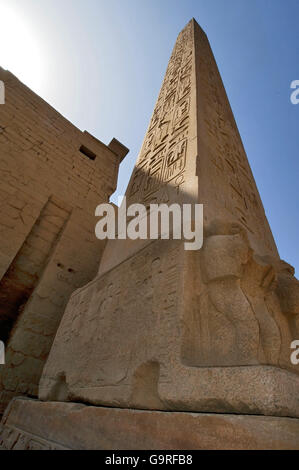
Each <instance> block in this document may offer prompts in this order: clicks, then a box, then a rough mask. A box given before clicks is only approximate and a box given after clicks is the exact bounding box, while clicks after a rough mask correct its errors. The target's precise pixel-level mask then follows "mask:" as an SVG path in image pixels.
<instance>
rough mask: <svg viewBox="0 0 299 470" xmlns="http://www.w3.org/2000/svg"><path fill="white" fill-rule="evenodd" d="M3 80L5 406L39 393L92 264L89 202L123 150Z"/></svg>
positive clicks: (0, 394) (0, 265) (0, 246)
mask: <svg viewBox="0 0 299 470" xmlns="http://www.w3.org/2000/svg"><path fill="white" fill-rule="evenodd" d="M0 80H2V81H3V82H4V84H5V98H6V100H5V104H4V105H1V106H0V174H1V178H0V196H1V204H0V340H2V341H4V342H5V344H6V365H5V366H1V368H0V402H1V404H0V414H1V410H2V411H3V409H4V408H5V406H6V404H7V403H8V401H9V400H10V399H11V397H12V396H14V395H18V394H23V395H24V394H25V395H26V394H28V395H30V396H36V395H37V390H38V382H39V378H40V375H41V372H42V369H43V366H44V363H45V360H46V358H47V356H48V353H49V351H50V348H51V345H52V342H53V339H54V336H55V333H56V330H57V328H58V325H59V323H60V319H61V316H62V314H63V311H64V308H65V306H66V303H67V301H68V298H69V296H70V294H71V293H72V292H73V291H74V290H75V289H76V288H78V287H81V286H83V285H85V284H86V283H87V282H89V281H90V280H91V279H92V278H93V277H94V275H95V274H96V270H97V267H98V264H99V261H100V258H101V253H102V251H103V247H104V244H103V242H101V241H98V240H96V238H95V235H94V227H95V221H96V220H95V217H94V213H95V208H96V206H97V205H98V204H100V203H102V202H107V201H108V200H109V197H110V196H111V194H112V193H113V192H114V191H115V189H116V184H117V175H118V168H119V164H120V162H121V160H122V159H123V158H124V156H125V155H126V153H127V151H128V150H127V149H126V148H125V147H124V146H123V145H122V144H120V143H119V142H118V141H117V140H116V139H113V140H112V142H111V143H110V144H109V146H106V145H104V144H103V143H102V142H100V141H99V140H97V139H96V138H94V137H93V136H91V135H90V134H88V133H87V132H86V131H85V132H81V131H80V130H79V129H77V128H76V127H75V126H73V125H72V124H71V123H70V122H68V121H67V120H66V119H65V118H63V117H62V116H61V115H60V114H59V113H58V112H57V111H55V110H54V109H53V108H52V107H51V106H49V105H48V104H47V103H46V102H45V101H43V100H42V99H41V98H40V97H39V96H37V95H36V94H35V93H33V92H32V91H31V90H30V89H28V88H27V87H26V86H25V85H23V84H22V83H21V82H20V81H19V80H18V79H17V78H16V77H14V76H13V75H12V74H11V73H10V72H7V71H5V70H3V69H1V68H0Z"/></svg>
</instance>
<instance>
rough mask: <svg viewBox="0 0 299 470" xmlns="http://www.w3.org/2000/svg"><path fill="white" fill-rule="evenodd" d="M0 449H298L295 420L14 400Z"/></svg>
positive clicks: (0, 431) (4, 423)
mask: <svg viewBox="0 0 299 470" xmlns="http://www.w3.org/2000/svg"><path fill="white" fill-rule="evenodd" d="M1 427H2V428H1ZM1 427H0V448H1V446H2V448H5V449H30V450H31V449H75V450H78V449H90V450H93V449H103V450H119V449H122V450H132V449H133V450H135V449H136V450H139V449H143V450H159V449H166V450H169V449H175V450H191V449H198V450H207V449H212V450H219V449H224V450H227V449H233V450H236V449H241V450H252V449H265V450H269V449H272V450H282V449H296V450H299V420H297V419H291V418H274V417H264V416H246V415H244V416H242V415H239V416H236V415H229V414H225V415H221V414H219V415H217V414H214V415H213V414H201V413H176V412H171V413H169V412H159V411H138V410H128V409H123V410H121V409H117V408H115V409H112V408H101V407H93V406H85V405H80V404H69V403H41V402H38V401H33V400H23V399H16V400H14V401H12V402H11V404H10V406H9V408H8V409H7V411H6V414H5V417H4V418H3V421H2V424H1Z"/></svg>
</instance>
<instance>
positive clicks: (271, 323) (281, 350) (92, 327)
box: [39, 21, 299, 417]
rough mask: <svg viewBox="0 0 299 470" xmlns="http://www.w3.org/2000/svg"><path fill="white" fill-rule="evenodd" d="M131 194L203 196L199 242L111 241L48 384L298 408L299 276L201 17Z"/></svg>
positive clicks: (76, 395) (107, 395)
mask: <svg viewBox="0 0 299 470" xmlns="http://www.w3.org/2000/svg"><path fill="white" fill-rule="evenodd" d="M126 195H127V204H130V203H132V202H141V203H144V204H147V205H148V204H150V203H151V202H166V203H167V204H171V203H173V202H176V203H178V204H180V205H182V204H184V203H194V202H200V203H203V204H204V219H205V220H204V231H205V233H204V235H205V236H204V245H203V248H202V249H201V250H200V251H197V252H187V251H184V246H183V245H184V244H183V242H182V241H181V240H158V241H149V240H139V241H138V240H137V241H132V240H111V241H110V240H109V242H108V243H107V246H106V248H105V251H104V254H103V257H102V261H101V264H100V269H99V273H98V276H97V277H96V279H95V280H94V281H92V282H91V283H90V284H88V285H87V286H85V287H84V288H82V289H80V290H78V291H77V292H75V293H74V294H73V296H72V298H71V300H70V302H69V304H68V306H67V309H66V312H65V314H64V317H63V320H62V322H61V325H60V328H59V330H58V333H57V336H56V338H55V342H54V344H53V347H52V350H51V354H50V356H49V359H48V361H47V364H46V366H45V368H44V372H43V376H42V379H41V382H40V391H39V397H40V398H41V399H42V400H52V401H57V400H61V401H80V402H88V403H92V404H95V405H104V406H116V407H124V408H130V407H132V408H142V409H156V410H179V411H182V410H188V411H204V412H208V411H209V412H219V413H241V414H249V413H250V414H263V415H272V416H293V417H299V398H298V393H297V391H298V387H299V375H298V366H294V365H292V364H291V362H290V344H291V341H292V340H293V339H296V336H297V335H298V334H299V332H298V329H296V323H295V322H294V318H295V317H296V315H298V311H299V302H298V299H299V297H298V295H297V293H296V292H297V291H296V289H298V286H299V282H298V281H297V280H296V278H295V277H294V276H293V274H294V273H293V272H291V271H290V268H287V269H286V265H285V264H283V263H282V262H281V261H280V259H279V256H278V253H277V249H276V246H275V243H274V240H273V237H272V234H271V231H270V228H269V226H268V222H267V219H266V217H265V214H264V210H263V207H262V204H261V201H260V198H259V195H258V191H257V189H256V186H255V183H254V179H253V176H252V173H251V170H250V167H249V164H248V161H247V158H246V155H245V152H244V149H243V146H242V143H241V139H240V136H239V134H238V130H237V127H236V124H235V122H234V118H233V115H232V112H231V109H230V107H229V103H228V100H227V97H226V94H225V90H224V88H223V85H222V82H221V78H220V76H219V72H218V69H217V66H216V63H215V61H214V58H213V55H212V52H211V49H210V46H209V43H208V40H207V38H206V36H205V34H204V33H203V31H202V30H201V29H200V28H199V26H198V25H197V23H196V22H195V21H191V22H190V23H189V24H188V25H187V27H186V28H185V29H184V30H183V31H182V33H181V34H180V35H179V38H178V41H177V43H176V46H175V48H174V51H173V54H172V56H171V59H170V62H169V65H168V69H167V73H166V76H165V79H164V82H163V85H162V89H161V92H160V95H159V98H158V101H157V104H156V107H155V110H154V114H153V117H152V120H151V122H150V125H149V129H148V132H147V134H146V136H145V140H144V143H143V146H142V149H141V152H140V155H139V158H138V161H137V164H136V168H135V169H134V172H133V175H132V178H131V180H130V183H129V185H128V189H127V193H126ZM120 210H121V208H120ZM290 291H292V293H291V292H290ZM294 292H295V293H294Z"/></svg>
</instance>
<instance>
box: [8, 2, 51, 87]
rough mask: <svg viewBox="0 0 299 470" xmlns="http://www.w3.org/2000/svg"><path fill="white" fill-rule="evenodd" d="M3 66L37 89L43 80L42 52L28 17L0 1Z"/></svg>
mask: <svg viewBox="0 0 299 470" xmlns="http://www.w3.org/2000/svg"><path fill="white" fill-rule="evenodd" d="M0 18H1V27H0V66H1V67H2V68H4V69H7V70H9V71H10V72H12V73H13V74H14V75H16V76H17V77H18V78H19V79H20V80H21V81H22V82H23V83H25V84H26V85H27V86H29V87H30V88H32V89H33V90H34V91H36V92H40V91H41V87H42V82H43V69H44V68H43V66H42V62H43V61H42V54H41V50H40V47H39V43H38V39H37V37H36V34H35V32H34V31H33V30H32V26H31V24H30V23H29V22H28V20H27V19H26V18H25V17H23V16H22V15H21V12H18V11H17V9H16V8H11V7H8V6H6V5H5V6H4V5H2V4H0Z"/></svg>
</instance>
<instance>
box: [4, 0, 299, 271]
mask: <svg viewBox="0 0 299 470" xmlns="http://www.w3.org/2000/svg"><path fill="white" fill-rule="evenodd" d="M8 10H9V14H8V15H7V18H6V16H5V15H6V14H7V11H8ZM3 12H4V13H3ZM0 17H1V20H2V21H3V23H2V21H1V23H2V28H1V31H2V33H1V31H0V64H1V65H2V66H3V67H5V68H9V69H10V70H11V71H12V72H13V73H15V74H16V75H17V76H18V77H19V78H20V79H21V80H22V81H24V82H25V83H26V84H27V85H28V86H30V87H31V88H32V89H33V90H34V91H36V92H37V93H39V94H40V95H41V96H42V97H43V98H44V99H45V100H47V101H48V102H49V103H50V104H51V105H52V106H54V107H55V108H56V109H57V110H58V111H60V112H61V113H62V114H63V115H64V116H65V117H66V118H68V119H69V120H70V121H71V122H73V123H74V124H75V125H76V126H78V127H79V128H80V129H82V130H83V129H86V130H88V131H89V132H91V133H92V134H93V135H95V136H96V137H97V138H99V139H100V140H102V141H103V142H105V143H109V141H110V140H111V138H112V137H114V136H115V137H116V138H118V139H119V140H120V141H121V142H123V143H124V144H125V145H127V146H128V147H129V148H130V154H129V155H128V157H127V158H126V159H125V160H124V162H123V164H122V165H121V170H120V178H119V187H118V191H117V193H118V194H124V192H125V189H126V185H127V182H128V179H129V176H130V174H131V171H132V168H133V166H134V163H135V160H136V157H137V155H138V151H139V148H140V146H141V142H142V140H143V137H144V133H145V131H146V128H147V125H148V121H149V118H150V116H151V113H152V110H153V107H154V103H155V101H156V98H157V94H158V92H159V89H160V85H161V82H162V79H163V76H164V73H165V69H166V66H167V63H168V60H169V56H170V53H171V50H172V48H173V45H174V43H175V40H176V37H177V35H178V33H179V31H180V30H181V29H182V28H183V27H184V25H185V24H186V23H187V22H188V21H189V20H190V19H191V18H192V17H195V19H196V20H197V21H198V23H199V24H200V25H201V26H202V28H203V29H204V30H205V31H206V33H207V35H208V37H209V40H210V43H211V46H212V49H213V52H214V55H215V58H216V61H217V63H218V66H219V69H220V73H221V75H222V79H223V82H224V85H225V87H226V91H227V94H228V97H229V100H230V102H231V106H232V109H233V112H234V115H235V118H236V121H237V124H238V127H239V130H240V134H241V137H242V139H243V143H244V146H245V149H246V151H247V155H248V158H249V162H250V165H251V167H252V170H253V174H254V176H255V179H256V182H257V186H258V188H259V191H260V194H261V197H262V200H263V203H264V207H265V210H266V214H267V217H268V220H269V222H270V225H271V228H272V231H273V234H274V237H275V240H276V243H277V245H278V249H279V252H280V255H281V257H282V258H283V259H285V260H286V261H288V262H290V263H291V264H292V265H294V266H295V267H296V268H297V274H298V273H299V250H298V240H299V220H298V212H299V210H298V204H299V197H298V195H299V189H298V187H299V158H298V136H299V132H298V124H299V104H298V105H292V104H291V101H290V95H291V89H290V84H291V82H292V81H293V80H299V23H298V22H299V1H298V0H0ZM3 24H4V25H5V26H4V29H3ZM16 25H17V26H18V27H16ZM5 51H6V54H5ZM115 196H116V195H115ZM113 200H115V197H114V198H113Z"/></svg>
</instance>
